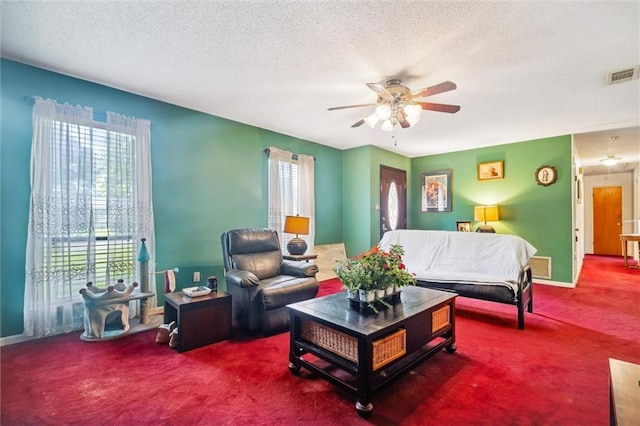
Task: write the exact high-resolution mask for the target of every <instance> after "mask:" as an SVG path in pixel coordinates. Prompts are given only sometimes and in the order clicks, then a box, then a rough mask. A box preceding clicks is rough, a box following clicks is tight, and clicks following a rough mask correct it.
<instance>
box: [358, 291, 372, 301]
mask: <svg viewBox="0 0 640 426" xmlns="http://www.w3.org/2000/svg"><path fill="white" fill-rule="evenodd" d="M358 295H359V296H360V301H361V302H373V301H374V300H376V294H375V292H374V291H373V290H358Z"/></svg>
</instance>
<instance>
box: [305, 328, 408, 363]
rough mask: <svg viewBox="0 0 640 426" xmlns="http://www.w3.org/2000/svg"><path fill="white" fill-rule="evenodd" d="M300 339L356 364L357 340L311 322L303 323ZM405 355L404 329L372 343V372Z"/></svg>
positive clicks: (405, 337)
mask: <svg viewBox="0 0 640 426" xmlns="http://www.w3.org/2000/svg"><path fill="white" fill-rule="evenodd" d="M301 337H302V338H303V339H305V340H306V341H308V342H309V343H312V344H314V345H316V346H319V347H321V348H323V349H326V350H328V351H330V352H333V353H334V354H336V355H339V356H341V357H343V358H345V359H347V360H349V361H351V362H355V363H357V362H358V339H357V338H355V337H352V336H349V335H347V334H345V333H342V332H340V331H337V330H333V329H331V328H328V327H325V326H323V325H321V324H318V323H316V322H313V321H303V322H302V330H301ZM406 353H407V331H406V330H405V329H404V328H401V329H398V330H396V331H395V332H393V333H391V334H389V335H388V336H385V337H383V338H381V339H378V340H376V341H374V342H373V343H372V364H373V365H372V369H373V371H375V370H378V369H379V368H381V367H383V366H385V365H387V364H389V363H390V362H391V361H394V360H396V359H398V358H400V357H402V356H403V355H405V354H406Z"/></svg>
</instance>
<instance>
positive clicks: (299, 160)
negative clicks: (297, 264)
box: [268, 147, 315, 253]
mask: <svg viewBox="0 0 640 426" xmlns="http://www.w3.org/2000/svg"><path fill="white" fill-rule="evenodd" d="M268 210H269V218H268V227H269V228H270V229H275V230H276V231H278V236H279V237H280V245H281V247H282V250H283V252H286V246H287V244H288V242H289V240H291V239H292V238H294V237H295V235H291V234H285V233H284V232H283V229H284V222H285V217H286V216H288V215H290V216H295V215H300V216H305V217H308V218H309V235H300V238H302V239H304V240H305V241H306V243H307V246H308V248H307V252H308V253H311V252H312V251H313V240H314V238H315V201H314V159H313V157H310V156H308V155H302V154H293V153H291V152H288V151H282V150H280V149H278V148H274V147H271V148H269V209H268Z"/></svg>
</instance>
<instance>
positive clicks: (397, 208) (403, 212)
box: [380, 166, 407, 238]
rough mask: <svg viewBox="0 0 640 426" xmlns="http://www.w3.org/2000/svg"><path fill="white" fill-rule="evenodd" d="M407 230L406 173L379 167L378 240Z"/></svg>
mask: <svg viewBox="0 0 640 426" xmlns="http://www.w3.org/2000/svg"><path fill="white" fill-rule="evenodd" d="M406 228H407V172H406V171H404V170H400V169H394V168H391V167H387V166H380V238H382V235H383V234H384V233H385V232H387V231H389V230H393V229H406Z"/></svg>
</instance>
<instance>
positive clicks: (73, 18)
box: [1, 0, 640, 164]
mask: <svg viewBox="0 0 640 426" xmlns="http://www.w3.org/2000/svg"><path fill="white" fill-rule="evenodd" d="M1 7H2V10H1V16H2V40H1V49H2V50H1V53H2V56H3V57H5V58H8V59H13V60H17V61H20V62H23V63H26V64H30V65H34V66H38V67H42V68H45V69H50V70H53V71H56V72H60V73H63V74H67V75H71V76H75V77H79V78H82V79H85V80H89V81H93V82H97V83H101V84H104V85H107V86H111V87H115V88H118V89H122V90H126V91H129V92H133V93H137V94H140V95H144V96H148V97H151V98H155V99H159V100H162V101H165V102H170V103H172V104H176V105H180V106H183V107H187V108H191V109H194V110H198V111H203V112H206V113H210V114H213V115H217V116H220V117H225V118H228V119H232V120H235V121H238V122H242V123H247V124H250V125H253V126H257V127H261V128H265V129H270V130H274V131H276V132H279V133H284V134H287V135H291V136H295V137H298V138H302V139H306V140H309V141H313V142H317V143H320V144H324V145H328V146H332V147H336V148H341V149H345V148H350V147H355V146H361V145H367V144H371V145H376V146H379V147H382V148H385V149H388V150H391V151H395V152H399V153H403V154H405V155H408V156H419V155H429V154H436V153H442V152H449V151H458V150H464V149H471V148H477V147H483V146H490V145H497V144H502V143H509V142H516V141H524V140H530V139H536V138H544V137H552V136H557V135H563V134H585V137H584V138H583V139H582V140H583V141H584V143H585V144H589V146H590V147H589V148H588V149H587V148H585V149H584V150H583V148H582V147H581V145H580V143H581V142H580V141H581V137H580V136H576V140H577V141H578V144H579V145H578V146H579V151H580V156H581V158H582V160H583V162H585V164H587V163H589V162H592V163H594V164H595V163H597V162H598V160H599V159H600V158H602V157H604V156H606V155H607V154H608V153H607V149H608V148H610V147H608V146H607V143H606V141H607V137H608V135H609V133H608V132H609V131H613V130H617V129H622V128H635V133H633V131H632V132H630V133H629V134H631V135H634V136H625V137H632V138H635V139H634V140H630V141H629V146H630V147H631V149H630V150H629V152H625V153H621V152H615V153H614V154H616V155H619V156H624V160H625V161H627V159H628V160H629V162H632V163H633V162H637V161H638V160H640V141H639V139H638V131H637V126H638V125H639V123H640V121H639V120H640V119H639V115H640V108H639V104H640V87H639V81H640V80H633V81H630V82H625V83H621V84H616V85H607V84H606V80H607V74H608V73H609V72H612V71H618V70H621V69H625V68H628V67H633V66H637V65H639V64H640V3H639V2H638V1H632V2H606V1H605V2H527V3H524V2H400V1H396V2H350V1H349V2H346V1H334V2H322V3H320V2H302V1H299V2H282V1H276V2H273V1H269V2H252V1H249V2H240V1H230V2H205V1H199V2H178V1H159V2H137V1H133V0H131V1H109V2H107V1H102V2H60V1H54V2H49V1H46V2H45V1H32V2H17V1H16V2H14V1H2V6H1ZM391 77H398V78H401V79H402V80H403V83H404V84H406V85H407V86H409V88H410V89H411V90H417V89H421V88H424V87H428V86H431V85H434V84H437V83H440V82H442V81H446V80H451V81H453V82H455V83H456V84H457V85H458V89H457V90H454V91H451V92H447V93H442V94H439V95H436V96H433V97H429V98H426V99H425V100H427V101H429V102H439V103H447V104H456V105H460V106H461V110H460V112H458V113H457V114H446V113H439V112H430V111H425V112H424V114H423V116H422V119H421V121H420V122H419V123H418V124H417V125H416V126H414V127H412V128H409V129H401V128H398V129H397V131H394V132H392V133H388V132H383V131H381V130H379V129H370V128H369V127H367V126H366V125H365V126H361V127H359V128H356V129H352V128H351V127H350V126H351V124H353V123H354V122H356V121H358V120H360V119H361V118H363V117H364V116H366V115H368V114H369V113H371V112H372V111H371V110H370V109H369V108H358V109H348V110H340V111H331V112H329V111H327V108H328V107H332V106H341V105H350V104H361V103H372V102H375V99H376V95H375V94H374V92H372V91H371V90H370V89H369V88H368V87H367V86H366V85H365V83H369V82H384V81H386V80H387V79H389V78H391ZM34 95H37V94H34ZM601 131H606V132H605V133H598V134H597V136H594V137H593V138H590V137H587V136H586V134H589V133H591V132H601ZM613 133H615V132H613ZM392 136H395V142H394V140H393V139H392ZM600 137H602V139H601V138H600ZM395 144H397V145H395ZM592 145H593V146H595V148H594V147H593V146H592ZM600 145H601V147H602V148H603V149H602V150H601V151H599V150H598V149H597V147H598V146H600ZM586 146H587V145H585V147H586ZM582 151H584V152H585V155H583V154H582ZM586 152H588V153H589V154H588V155H589V158H587V157H586Z"/></svg>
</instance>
